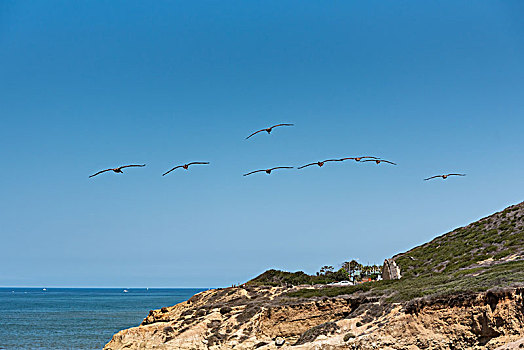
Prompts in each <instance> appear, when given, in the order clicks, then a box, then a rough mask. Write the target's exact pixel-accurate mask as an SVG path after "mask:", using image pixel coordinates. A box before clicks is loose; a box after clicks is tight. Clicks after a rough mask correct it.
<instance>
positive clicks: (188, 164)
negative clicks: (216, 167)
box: [162, 162, 209, 176]
mask: <svg viewBox="0 0 524 350" xmlns="http://www.w3.org/2000/svg"><path fill="white" fill-rule="evenodd" d="M193 164H209V162H191V163H187V164H184V165H177V166H176V167H174V168H173V169H171V170H169V171H166V172H165V173H163V174H162V176H165V175H167V174H169V173H170V172H172V171H173V170H175V169H178V168H184V169H186V170H187V169H188V168H189V166H190V165H193Z"/></svg>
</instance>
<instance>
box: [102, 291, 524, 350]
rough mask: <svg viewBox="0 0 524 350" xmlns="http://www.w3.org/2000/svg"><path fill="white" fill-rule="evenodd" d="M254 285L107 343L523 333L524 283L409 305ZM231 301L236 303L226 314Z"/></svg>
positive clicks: (473, 343)
mask: <svg viewBox="0 0 524 350" xmlns="http://www.w3.org/2000/svg"><path fill="white" fill-rule="evenodd" d="M250 288H251V289H250V290H249V291H246V289H242V288H235V289H231V288H225V289H222V290H209V291H205V292H202V293H199V294H197V295H195V296H194V297H193V298H191V303H189V304H188V303H187V302H183V303H180V304H178V305H175V306H172V307H167V308H166V309H167V312H165V310H152V311H151V312H150V313H149V315H147V317H146V318H145V319H144V321H143V322H142V325H140V326H139V327H134V328H130V329H126V330H123V331H120V332H118V333H117V334H115V335H114V336H113V339H112V340H111V341H110V342H109V343H108V344H107V345H106V346H105V348H104V349H105V350H123V349H126V350H132V349H164V350H169V349H177V350H190V349H191V350H215V349H220V350H229V349H233V348H234V349H235V350H247V349H250V350H251V349H254V348H255V347H256V346H258V347H259V348H260V349H275V346H276V345H277V344H281V345H280V347H281V348H283V349H290V350H291V349H292V350H306V349H307V350H309V349H323V350H342V349H359V350H371V349H384V350H404V349H432V350H452V349H454V350H459V349H464V350H465V349H474V350H481V349H483V350H484V349H487V350H492V349H495V348H497V347H500V346H502V345H504V344H506V343H510V342H515V341H518V340H519V339H520V338H522V334H524V288H513V289H504V290H493V291H490V292H487V293H478V294H461V295H455V296H452V297H441V298H424V299H419V300H415V301H413V302H411V303H405V304H383V301H381V300H380V299H378V298H369V297H365V296H351V297H349V296H340V297H333V298H327V297H324V298H312V299H290V298H288V297H286V293H287V292H288V291H289V289H286V288H283V287H275V288H262V287H260V288H259V287H250ZM295 288H296V287H295ZM255 293H256V294H257V297H256V298H251V297H249V296H251V295H254V294H255ZM224 307H229V308H231V309H230V310H229V312H227V313H221V312H220V310H221V309H222V308H224ZM200 310H204V311H205V312H201V313H199V311H200ZM357 322H361V323H364V326H363V327H355V325H356V323H357ZM339 330H340V331H341V332H338V331H339ZM348 333H351V335H352V336H347V337H346V336H345V335H347V334H348ZM306 335H307V337H305V336H306ZM300 338H302V339H303V340H302V341H300V342H299V341H298V340H299V339H300ZM281 342H284V343H281ZM295 343H299V344H297V345H293V346H291V345H290V344H295ZM518 346H520V343H516V345H515V346H513V347H508V348H507V349H518ZM499 349H506V348H504V347H501V348H499Z"/></svg>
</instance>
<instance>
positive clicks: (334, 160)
mask: <svg viewBox="0 0 524 350" xmlns="http://www.w3.org/2000/svg"><path fill="white" fill-rule="evenodd" d="M340 161H342V159H326V160H323V161H321V162H314V163H309V164H306V165H303V166H301V167H298V168H297V169H303V168H305V167H308V166H311V165H318V166H319V167H323V166H324V163H325V162H340Z"/></svg>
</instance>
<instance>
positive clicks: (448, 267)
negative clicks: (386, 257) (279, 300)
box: [289, 202, 524, 302]
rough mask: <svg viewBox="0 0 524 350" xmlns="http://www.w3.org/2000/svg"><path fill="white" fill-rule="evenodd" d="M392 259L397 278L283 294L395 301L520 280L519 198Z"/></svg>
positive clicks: (523, 248)
mask: <svg viewBox="0 0 524 350" xmlns="http://www.w3.org/2000/svg"><path fill="white" fill-rule="evenodd" d="M394 259H395V262H396V263H397V264H398V266H399V267H400V268H401V274H402V278H401V279H400V280H392V281H379V282H373V283H365V284H363V285H357V286H351V287H333V288H322V289H303V290H299V291H297V292H293V293H290V294H289V296H291V297H304V298H308V297H314V296H336V295H343V294H353V293H355V292H358V291H365V292H368V293H370V294H371V295H385V296H387V297H388V300H390V301H394V302H397V301H407V300H411V299H413V298H416V297H422V296H428V295H446V294H452V293H459V292H480V291H485V290H487V289H490V288H493V287H506V286H510V285H514V284H517V283H524V202H523V203H520V204H518V205H515V206H511V207H509V208H507V209H505V210H504V211H502V212H499V213H496V214H493V215H491V216H489V217H487V218H484V219H482V220H479V221H477V222H475V223H472V224H470V225H468V226H466V227H462V228H458V229H456V230H454V231H452V232H450V233H447V234H444V235H442V236H439V237H437V238H435V239H433V240H432V241H431V242H429V243H426V244H423V245H421V246H418V247H416V248H413V249H411V250H409V251H408V252H406V253H402V254H398V255H396V256H395V257H394Z"/></svg>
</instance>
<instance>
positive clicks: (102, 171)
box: [89, 169, 113, 177]
mask: <svg viewBox="0 0 524 350" xmlns="http://www.w3.org/2000/svg"><path fill="white" fill-rule="evenodd" d="M109 170H113V169H106V170H100V171H99V172H98V173H96V174H93V175H91V176H89V177H95V176H97V175H98V174H102V173H105V172H106V171H109Z"/></svg>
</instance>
